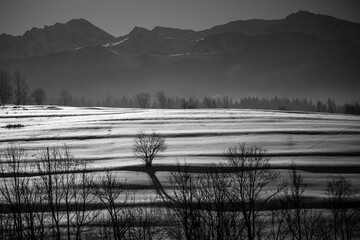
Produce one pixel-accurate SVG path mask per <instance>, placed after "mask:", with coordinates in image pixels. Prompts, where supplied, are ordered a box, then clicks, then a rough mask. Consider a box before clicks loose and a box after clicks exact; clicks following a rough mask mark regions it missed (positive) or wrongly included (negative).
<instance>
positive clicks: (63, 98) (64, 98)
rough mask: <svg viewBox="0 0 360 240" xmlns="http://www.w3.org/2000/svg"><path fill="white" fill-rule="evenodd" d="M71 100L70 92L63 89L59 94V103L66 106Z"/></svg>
mask: <svg viewBox="0 0 360 240" xmlns="http://www.w3.org/2000/svg"><path fill="white" fill-rule="evenodd" d="M71 101H72V96H71V94H70V93H69V92H68V91H67V90H65V89H63V90H62V91H61V93H60V95H59V103H60V105H63V106H68V105H69V104H71Z"/></svg>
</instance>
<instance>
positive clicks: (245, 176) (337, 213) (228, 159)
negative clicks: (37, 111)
mask: <svg viewBox="0 0 360 240" xmlns="http://www.w3.org/2000/svg"><path fill="white" fill-rule="evenodd" d="M166 149H167V145H166V142H165V138H164V136H162V135H161V134H158V133H156V132H152V133H150V134H147V133H145V132H139V133H138V134H137V136H136V137H135V139H134V144H133V152H134V156H135V157H138V158H140V159H141V160H142V161H143V162H144V166H143V167H144V168H143V171H144V172H146V173H148V174H149V177H150V179H151V181H152V182H153V184H154V187H155V189H157V191H156V192H157V194H158V196H159V197H160V198H159V199H160V202H161V203H162V204H160V205H159V201H155V199H146V201H145V202H140V204H139V202H136V200H135V199H136V198H135V193H133V192H132V191H131V185H128V184H127V183H126V180H123V181H122V180H121V178H120V176H121V175H118V172H116V171H104V172H101V171H100V172H99V171H97V172H93V171H91V168H89V166H88V165H87V163H86V162H85V161H81V160H79V159H76V158H75V157H74V156H73V155H72V154H71V152H70V149H69V148H68V147H67V146H64V147H52V148H44V149H43V150H42V151H40V152H39V153H38V154H37V155H36V160H35V161H29V159H27V154H26V151H25V150H24V149H23V148H21V146H19V145H14V144H13V145H10V146H9V147H8V148H7V149H6V150H5V152H4V153H3V154H2V155H1V165H0V166H1V168H0V170H1V171H0V174H1V179H0V181H1V184H0V196H1V199H2V202H1V205H0V239H69V240H70V239H116V240H118V239H149V240H150V239H186V240H193V239H196V240H199V239H209V240H217V239H251V240H253V239H276V240H280V239H299V240H302V239H303V240H317V239H319V240H320V239H324V240H325V239H335V240H337V239H342V240H343V239H346V240H349V239H356V238H358V237H360V235H359V234H360V232H359V230H360V229H359V227H360V211H359V209H358V208H356V207H354V206H351V204H352V203H354V201H355V200H357V201H358V200H359V199H358V196H357V193H356V192H355V191H354V188H353V186H352V183H351V181H349V180H347V179H346V178H344V177H343V176H341V175H336V176H333V177H330V178H329V179H328V180H327V185H326V187H325V189H324V193H325V196H326V197H325V199H324V200H323V202H324V203H323V204H322V205H321V206H320V207H318V208H314V207H312V205H313V203H312V202H311V201H309V199H307V198H306V197H305V196H304V192H305V190H306V187H307V186H306V183H305V181H304V179H303V177H302V175H301V172H300V171H298V170H297V169H296V166H295V165H294V166H292V167H291V169H290V170H289V171H288V173H287V176H285V177H284V176H283V177H281V175H280V172H279V171H277V170H276V169H272V168H271V166H270V164H269V158H268V157H267V155H266V151H265V150H264V149H262V148H261V147H258V146H246V145H245V144H239V145H236V146H231V147H229V148H228V149H227V150H226V151H225V152H224V155H223V160H224V161H223V163H219V164H216V165H213V166H212V167H210V168H209V169H211V170H208V171H207V172H206V173H196V172H194V170H193V169H192V167H191V166H190V165H187V164H185V165H180V164H178V165H177V170H176V171H171V172H170V174H169V177H168V179H169V180H168V185H167V186H166V189H164V186H163V183H161V182H160V181H158V180H156V179H157V178H156V166H154V165H153V161H154V159H156V158H158V157H159V156H160V155H159V154H160V153H161V152H164V151H165V150H166Z"/></svg>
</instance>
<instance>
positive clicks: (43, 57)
mask: <svg viewBox="0 0 360 240" xmlns="http://www.w3.org/2000/svg"><path fill="white" fill-rule="evenodd" d="M71 24H75V26H77V27H79V28H80V29H82V31H84V32H85V33H89V31H90V30H91V31H90V32H91V36H97V34H96V33H99V34H100V36H101V38H100V39H97V38H96V37H94V39H95V40H97V41H98V43H93V44H84V45H81V44H80V42H81V41H80V42H77V41H70V44H68V45H67V46H66V49H63V50H58V51H53V52H51V53H46V54H39V55H36V54H35V55H31V56H27V57H19V58H12V59H2V60H0V68H1V69H3V70H9V71H14V70H15V69H17V70H19V71H21V72H22V73H24V74H25V76H26V77H27V79H28V81H29V82H30V84H31V85H32V86H34V87H43V88H44V89H45V90H46V91H47V92H48V93H49V95H53V96H56V95H57V94H58V92H59V88H61V89H62V88H67V89H69V90H71V91H72V92H73V93H74V94H75V95H78V96H81V95H83V96H87V97H98V98H101V97H105V96H106V95H107V94H113V95H117V94H135V93H137V92H140V91H148V92H156V91H157V90H160V89H162V90H164V91H166V92H167V93H169V94H171V95H180V96H199V97H201V96H205V95H208V96H211V95H229V96H231V97H234V98H236V97H240V96H262V97H273V96H276V95H277V96H284V97H300V98H301V97H309V98H312V99H315V100H316V99H322V100H324V99H327V98H328V97H332V98H335V99H336V100H337V101H339V102H342V101H352V100H360V96H359V94H358V90H357V89H359V88H360V82H359V79H360V69H359V67H358V66H360V44H359V43H360V40H359V39H360V37H358V36H360V35H359V33H360V24H357V23H351V22H348V21H345V20H339V19H337V18H333V17H329V16H326V15H321V14H313V13H309V12H304V11H299V12H297V13H294V14H290V15H288V16H287V17H286V18H284V19H275V20H259V19H257V20H256V19H255V20H254V19H253V20H239V21H233V22H229V23H226V24H223V25H218V26H214V27H213V28H209V29H205V30H202V31H193V30H190V29H177V28H169V27H160V26H157V27H154V28H153V29H146V28H142V27H134V28H133V29H132V30H131V31H130V32H129V33H128V34H126V35H124V36H120V37H117V38H115V37H113V36H108V35H106V34H105V35H104V34H103V33H102V32H101V31H100V32H98V30H97V27H95V26H94V27H92V26H93V25H92V26H91V25H89V24H91V23H87V21H86V20H74V21H73V22H71V23H70V24H69V25H71ZM59 26H63V25H58V26H56V28H57V29H58V28H59ZM49 28H50V29H51V27H49ZM88 28H90V30H89V31H88V30H87V29H88ZM92 30H94V33H93V32H92ZM38 31H39V29H33V30H32V32H33V34H34V35H35V36H38V33H37V32H38ZM40 31H41V29H40ZM30 32H31V30H30ZM30 32H29V34H28V35H29V38H30V37H31V34H30ZM50 32H51V31H50ZM40 35H41V34H40ZM1 36H2V37H3V38H8V39H10V40H11V39H14V38H15V39H16V37H14V36H11V35H4V34H2V35H1ZM80 40H81V39H80ZM0 42H1V41H0ZM75 43H76V44H75ZM1 46H2V47H3V48H6V45H1ZM0 50H1V47H0ZM49 51H50V50H49ZM0 52H1V51H0ZM0 56H1V54H0Z"/></svg>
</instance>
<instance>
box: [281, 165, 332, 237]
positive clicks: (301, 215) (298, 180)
mask: <svg viewBox="0 0 360 240" xmlns="http://www.w3.org/2000/svg"><path fill="white" fill-rule="evenodd" d="M289 180H290V181H289V183H288V186H287V187H286V188H285V189H284V194H285V198H286V204H284V205H287V209H286V211H283V214H284V215H283V219H285V222H286V233H287V235H288V236H289V237H290V238H291V239H296V240H320V239H330V236H329V233H328V231H327V229H326V224H325V220H324V217H323V215H322V214H321V212H319V211H317V210H314V209H309V208H306V205H305V204H306V201H305V197H304V196H303V194H304V191H305V189H306V184H305V183H304V180H303V177H302V175H301V174H300V173H299V172H298V171H297V170H296V167H295V166H292V170H291V171H290V173H289Z"/></svg>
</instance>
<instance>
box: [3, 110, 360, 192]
mask: <svg viewBox="0 0 360 240" xmlns="http://www.w3.org/2000/svg"><path fill="white" fill-rule="evenodd" d="M9 124H22V125H24V127H21V128H10V129H8V128H5V127H6V126H7V125H9ZM139 130H145V131H151V130H156V131H157V132H159V133H162V134H164V135H165V136H166V142H167V144H168V146H169V147H168V150H167V151H166V152H165V153H164V154H163V158H162V159H159V160H155V162H154V164H155V165H158V166H163V165H165V166H168V165H173V164H175V163H177V162H180V163H183V162H185V161H186V162H187V163H189V164H192V165H195V166H197V165H201V166H203V165H208V164H211V163H217V162H220V161H223V158H222V154H223V153H224V151H225V150H226V149H227V147H229V146H232V145H235V144H238V143H246V144H247V145H258V146H261V147H263V148H265V149H267V152H268V154H269V156H270V157H271V158H270V162H271V164H272V166H273V167H274V168H281V169H282V170H281V172H282V176H286V174H287V173H286V170H284V168H288V167H289V166H290V165H291V164H292V163H296V164H297V165H298V166H299V169H300V170H301V171H302V173H303V175H304V178H305V181H306V183H307V184H308V190H307V195H310V196H320V195H322V191H323V188H324V186H325V183H326V179H327V178H328V177H329V176H331V175H333V174H336V173H339V172H342V173H344V176H345V177H348V178H349V179H351V180H352V182H353V185H354V186H355V187H356V188H357V189H358V190H360V175H359V173H360V147H359V146H360V117H359V116H350V115H341V114H325V113H305V112H281V111H261V110H238V109H206V110H205V109H204V110H202V109H196V110H157V109H129V108H128V109H119V108H95V107H93V108H77V107H61V106H26V107H21V108H14V107H13V106H7V107H5V108H0V150H4V149H5V148H6V147H7V146H8V145H9V144H10V143H11V142H13V141H16V142H18V143H19V144H21V146H23V147H24V148H26V149H27V150H29V152H28V158H29V160H33V158H34V155H35V153H36V152H38V151H39V150H41V149H43V148H45V147H47V146H62V145H63V144H67V145H68V146H69V147H71V151H72V153H73V155H74V156H75V157H76V158H79V159H84V160H89V162H91V166H92V167H94V168H110V169H111V168H119V167H125V166H133V165H140V164H141V161H140V160H139V159H135V158H134V157H133V153H132V150H131V148H132V144H133V138H134V136H135V134H136V133H137V132H138V131H139ZM118 173H119V177H121V178H126V179H127V183H128V184H136V185H140V186H146V185H150V184H151V182H150V180H149V178H148V176H147V174H146V173H143V172H139V171H119V172H118ZM156 176H157V177H158V178H159V180H160V181H161V182H162V183H163V185H164V186H165V187H166V184H167V182H168V176H169V173H168V172H167V171H166V170H164V171H160V172H157V173H156ZM144 188H146V187H144ZM144 188H141V187H140V189H138V190H137V191H141V192H143V193H147V194H149V195H152V194H155V192H154V190H152V189H151V188H150V189H144Z"/></svg>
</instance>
